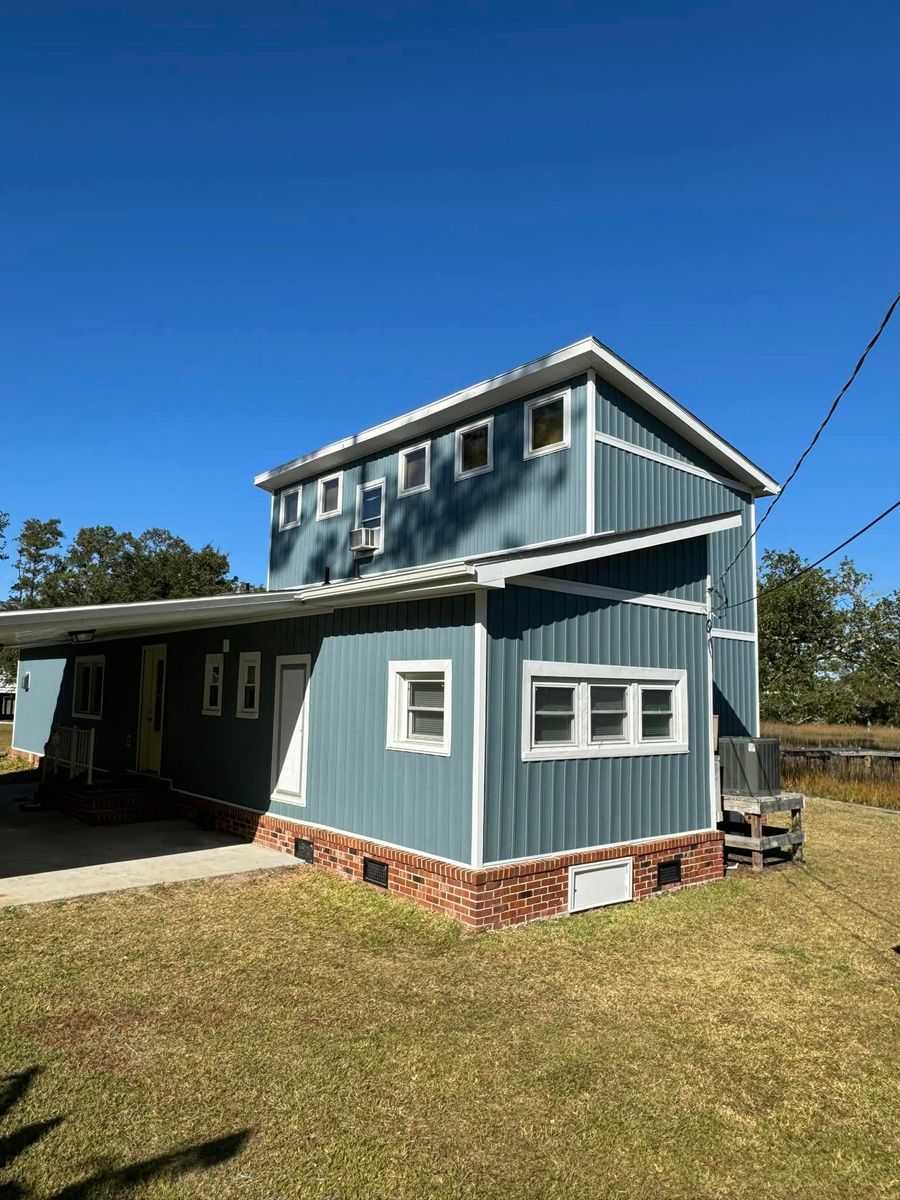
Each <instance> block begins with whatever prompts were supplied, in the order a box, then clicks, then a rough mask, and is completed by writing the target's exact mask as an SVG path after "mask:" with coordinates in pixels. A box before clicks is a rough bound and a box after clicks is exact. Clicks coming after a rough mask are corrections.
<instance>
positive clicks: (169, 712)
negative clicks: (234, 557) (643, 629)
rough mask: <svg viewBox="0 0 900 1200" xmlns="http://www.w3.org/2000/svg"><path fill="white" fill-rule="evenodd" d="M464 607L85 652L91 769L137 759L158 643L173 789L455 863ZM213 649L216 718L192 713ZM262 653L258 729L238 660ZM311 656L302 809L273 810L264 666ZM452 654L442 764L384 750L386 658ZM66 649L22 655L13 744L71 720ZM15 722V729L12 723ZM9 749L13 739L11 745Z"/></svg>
mask: <svg viewBox="0 0 900 1200" xmlns="http://www.w3.org/2000/svg"><path fill="white" fill-rule="evenodd" d="M473 620H474V600H473V598H472V597H471V596H457V597H449V598H445V599H437V600H429V601H420V602H413V603H407V604H393V605H380V606H371V607H367V608H350V609H342V610H339V611H336V612H335V613H333V614H329V615H327V616H320V617H305V618H297V619H291V620H281V621H266V622H254V623H250V624H246V625H233V626H227V627H219V628H214V629H202V630H193V631H190V632H183V633H173V634H168V635H165V636H156V637H148V638H143V639H128V640H122V641H113V642H106V643H102V642H101V643H96V644H92V645H91V654H103V655H104V656H105V658H106V683H105V686H104V698H103V717H102V720H100V721H93V722H84V721H81V720H79V721H77V722H76V723H77V724H79V725H93V726H94V728H95V730H96V749H95V762H96V764H97V766H98V767H99V768H102V769H105V770H111V771H122V770H127V769H129V768H131V767H133V766H134V763H135V744H136V743H135V739H136V735H137V723H138V705H139V685H140V670H141V647H142V646H143V645H145V644H151V643H159V642H165V643H166V646H167V674H166V688H165V718H164V729H163V750H162V771H161V774H162V775H163V776H164V777H167V778H170V779H172V780H173V783H174V785H175V786H176V787H178V788H182V789H185V790H186V791H190V792H196V793H199V794H200V795H205V796H210V797H212V798H213V799H216V800H224V801H228V802H230V803H233V804H240V805H242V806H244V807H246V808H251V809H256V810H258V811H259V812H274V813H278V814H281V815H284V816H290V817H295V818H297V819H299V820H305V821H311V822H314V823H316V824H319V825H327V826H331V827H333V828H337V829H343V830H345V831H347V832H350V833H355V834H357V835H359V836H368V837H372V838H375V839H377V840H380V841H385V842H392V843H394V844H396V845H400V846H407V847H410V848H411V849H416V850H421V851H422V852H424V853H427V854H434V855H437V856H439V857H442V858H450V859H454V860H456V861H460V862H465V861H468V860H469V858H470V853H471V806H472V698H473V694H474V673H473V672H474V639H473ZM225 639H228V642H229V649H228V651H227V652H226V653H225V671H224V681H223V697H222V715H221V716H219V717H207V716H203V715H202V713H201V708H202V693H203V670H204V660H205V656H206V655H207V654H210V653H216V652H219V651H222V649H223V643H224V640H225ZM245 650H258V651H260V652H261V655H262V659H261V666H260V712H259V718H258V719H257V720H242V719H240V718H238V717H237V716H236V715H235V709H236V702H237V670H238V656H239V655H240V653H241V651H245ZM280 654H309V655H310V656H311V659H312V670H311V675H310V684H309V687H310V692H309V721H310V724H309V743H308V753H309V759H308V770H307V804H306V805H305V806H297V805H291V804H287V803H284V802H279V801H272V800H271V799H270V795H271V768H272V725H273V719H274V707H275V659H276V656H277V655H280ZM435 658H442V659H450V660H451V662H452V670H453V687H452V705H453V711H452V745H451V754H450V756H449V757H440V756H437V755H427V754H410V753H405V752H403V751H396V750H387V749H386V746H385V742H386V733H387V684H388V662H389V661H390V660H392V659H435ZM74 659H75V652H74V650H73V651H69V650H63V651H61V650H59V649H58V648H57V649H56V650H54V651H53V652H52V654H51V653H49V652H45V651H32V652H27V653H26V654H24V655H23V658H22V668H21V669H22V670H31V671H32V679H33V681H34V683H33V686H32V688H31V690H30V691H29V692H28V693H25V694H24V695H23V696H22V701H21V709H20V715H17V726H18V728H20V729H21V731H22V736H23V737H24V738H25V742H24V744H22V745H21V749H26V750H33V751H34V752H35V753H41V752H43V748H44V743H45V742H46V740H47V737H48V736H49V732H50V724H51V721H52V719H53V718H54V715H55V716H56V721H57V724H67V725H68V724H72V717H71V707H72V706H71V691H72V674H73V670H74ZM19 722H21V724H19ZM17 744H18V743H17Z"/></svg>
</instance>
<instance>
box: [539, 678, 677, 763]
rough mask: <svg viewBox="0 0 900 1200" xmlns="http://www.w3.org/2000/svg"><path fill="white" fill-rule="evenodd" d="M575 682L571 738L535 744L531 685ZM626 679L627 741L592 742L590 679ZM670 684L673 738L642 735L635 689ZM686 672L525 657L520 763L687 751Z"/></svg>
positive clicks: (615, 681) (619, 682)
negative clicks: (540, 744)
mask: <svg viewBox="0 0 900 1200" xmlns="http://www.w3.org/2000/svg"><path fill="white" fill-rule="evenodd" d="M554 683H559V684H568V683H575V684H576V697H575V731H576V739H575V741H574V742H571V743H570V742H567V743H563V744H560V743H556V744H554V745H547V746H535V745H534V689H535V687H536V686H540V685H542V684H551V685H552V684H554ZM597 683H600V684H603V683H608V684H610V685H612V686H616V685H620V686H621V685H622V684H625V685H626V686H628V687H630V689H631V692H630V695H629V697H628V722H627V723H628V732H629V741H627V742H616V741H608V742H591V740H590V687H591V684H597ZM648 687H649V688H652V687H663V688H671V689H672V692H673V726H674V737H673V738H671V739H669V740H666V741H663V740H657V739H647V740H646V741H642V740H641V732H640V721H641V712H640V693H641V690H642V689H643V688H648ZM687 700H688V697H687V671H685V670H682V669H677V670H675V669H668V668H662V667H621V666H607V665H599V664H596V663H558V662H540V661H537V660H534V659H526V660H525V662H524V663H523V664H522V710H521V729H522V760H523V761H524V762H535V761H546V760H558V759H568V758H638V757H642V756H644V755H648V754H687V753H688V752H689V749H690V747H689V744H688V713H687V708H688V705H687Z"/></svg>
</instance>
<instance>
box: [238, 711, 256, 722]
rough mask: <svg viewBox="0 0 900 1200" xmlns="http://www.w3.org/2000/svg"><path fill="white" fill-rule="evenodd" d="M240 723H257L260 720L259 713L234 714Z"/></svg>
mask: <svg viewBox="0 0 900 1200" xmlns="http://www.w3.org/2000/svg"><path fill="white" fill-rule="evenodd" d="M234 715H235V716H236V717H237V719H238V720H239V721H257V720H259V713H258V712H239V713H235V714H234Z"/></svg>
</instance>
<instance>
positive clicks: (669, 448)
mask: <svg viewBox="0 0 900 1200" xmlns="http://www.w3.org/2000/svg"><path fill="white" fill-rule="evenodd" d="M597 432H598V433H606V434H608V435H609V436H610V437H616V438H619V439H621V440H622V441H623V442H631V443H632V445H635V446H640V447H641V448H642V449H644V450H652V451H653V452H654V453H656V454H665V455H666V456H667V457H669V458H674V459H676V460H677V461H679V462H686V463H693V465H694V466H695V467H703V469H704V470H706V471H712V472H713V474H718V475H727V474H728V472H727V471H723V470H722V468H721V466H719V464H718V463H716V462H714V461H713V460H712V459H711V458H708V457H707V456H706V455H705V454H704V453H703V452H702V451H701V450H698V449H697V447H696V446H692V445H691V443H690V442H689V441H687V439H686V438H683V437H682V436H681V434H679V433H676V432H675V430H674V429H670V428H669V426H668V425H666V424H665V423H664V422H663V421H660V420H659V419H658V418H657V417H654V416H652V415H651V414H650V413H649V412H647V410H646V409H645V408H642V407H641V406H640V404H638V403H637V401H635V400H631V399H629V397H628V396H625V395H623V394H622V392H620V391H619V390H618V388H615V387H613V385H612V384H611V383H608V382H607V381H606V380H605V379H599V378H598V380H597Z"/></svg>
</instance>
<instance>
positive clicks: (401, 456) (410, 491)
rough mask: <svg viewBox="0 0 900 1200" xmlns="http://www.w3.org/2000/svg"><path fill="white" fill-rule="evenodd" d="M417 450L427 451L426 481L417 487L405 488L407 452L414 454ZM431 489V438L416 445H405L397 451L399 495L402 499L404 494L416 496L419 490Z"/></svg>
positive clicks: (426, 490)
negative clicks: (404, 476) (404, 473)
mask: <svg viewBox="0 0 900 1200" xmlns="http://www.w3.org/2000/svg"><path fill="white" fill-rule="evenodd" d="M415 450H424V451H425V482H424V483H420V484H419V485H418V486H417V487H411V488H405V487H404V486H403V466H404V462H405V459H406V456H407V454H412V453H413V451H415ZM429 491H431V439H429V440H428V441H427V442H417V443H416V445H415V446H404V447H403V448H402V449H401V450H398V451H397V496H398V498H399V499H402V498H403V497H404V496H416V495H418V493H419V492H429Z"/></svg>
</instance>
